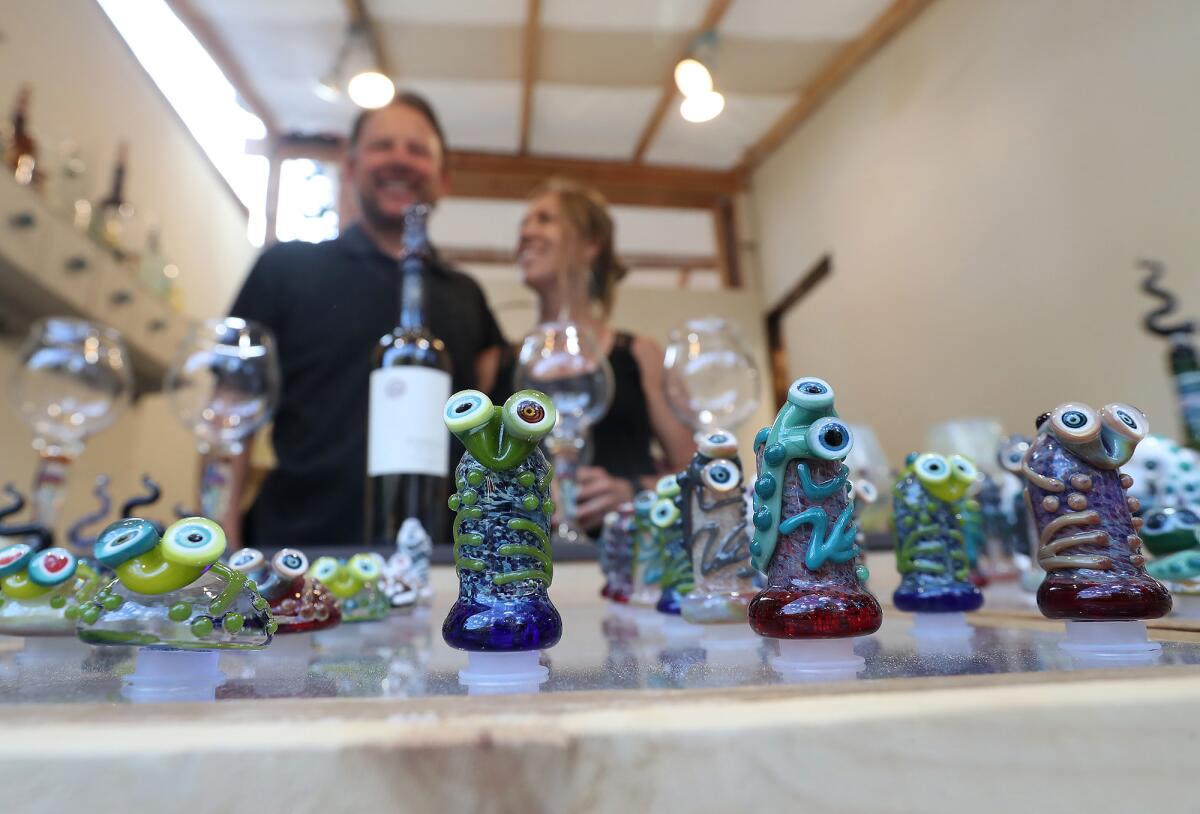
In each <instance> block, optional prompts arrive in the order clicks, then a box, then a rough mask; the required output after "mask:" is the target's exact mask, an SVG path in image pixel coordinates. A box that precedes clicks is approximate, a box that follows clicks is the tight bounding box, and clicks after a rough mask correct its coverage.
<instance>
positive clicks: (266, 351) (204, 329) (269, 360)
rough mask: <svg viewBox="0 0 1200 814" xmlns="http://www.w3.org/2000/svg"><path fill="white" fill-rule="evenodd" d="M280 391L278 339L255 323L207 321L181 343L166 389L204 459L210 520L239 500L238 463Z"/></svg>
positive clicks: (203, 505)
mask: <svg viewBox="0 0 1200 814" xmlns="http://www.w3.org/2000/svg"><path fill="white" fill-rule="evenodd" d="M279 388H280V373H279V358H278V354H277V353H276V350H275V337H274V336H272V335H271V332H270V331H269V330H268V329H267V328H265V327H264V326H262V325H259V324H258V323H256V322H249V321H247V320H243V319H238V318H236V317H227V318H226V319H210V320H205V321H203V322H200V323H197V324H196V325H195V326H193V327H192V329H191V330H190V331H189V332H188V335H187V337H186V338H185V339H184V341H183V343H182V344H181V345H180V346H179V350H178V351H177V352H176V354H175V358H174V360H173V361H172V363H171V367H170V369H169V370H168V371H167V376H166V380H165V381H164V383H163V389H164V390H166V392H167V395H168V397H169V398H170V401H171V406H172V408H173V409H174V411H175V415H177V416H178V417H179V420H180V421H182V422H183V424H184V426H185V427H187V428H188V429H189V430H191V431H192V434H193V435H194V436H195V438H196V447H197V449H198V450H199V451H200V454H201V456H203V457H204V466H203V469H202V471H201V475H200V513H201V514H203V515H204V516H205V517H208V518H212V519H215V520H221V519H224V518H225V516H226V513H227V512H228V509H229V507H230V505H232V504H231V500H232V499H233V497H234V495H233V494H232V491H233V459H234V458H235V457H236V456H237V455H239V454H241V452H242V446H243V442H244V441H245V439H246V438H247V437H248V436H249V435H250V434H251V433H253V432H254V431H255V430H257V429H259V428H260V427H262V426H263V425H264V424H266V423H267V421H269V420H270V418H271V415H272V414H273V413H274V411H275V407H276V405H277V404H278V403H279Z"/></svg>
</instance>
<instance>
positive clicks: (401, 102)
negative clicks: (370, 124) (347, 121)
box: [350, 90, 448, 157]
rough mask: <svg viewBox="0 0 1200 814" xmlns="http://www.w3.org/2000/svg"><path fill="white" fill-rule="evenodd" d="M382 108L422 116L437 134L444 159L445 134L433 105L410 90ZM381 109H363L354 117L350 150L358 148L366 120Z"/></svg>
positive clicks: (445, 151) (402, 92)
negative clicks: (401, 109) (394, 108)
mask: <svg viewBox="0 0 1200 814" xmlns="http://www.w3.org/2000/svg"><path fill="white" fill-rule="evenodd" d="M383 107H407V108H411V109H413V110H415V111H417V112H418V113H420V114H421V115H422V116H424V117H425V120H426V121H428V122H429V124H430V126H431V127H433V132H434V133H436V134H437V139H438V144H439V145H440V146H441V148H442V156H443V157H444V156H445V155H446V153H447V152H448V150H447V147H446V134H445V132H443V131H442V123H441V122H440V121H438V117H437V113H435V112H434V111H433V105H431V104H429V100H428V99H426V98H425V97H424V96H422V95H421V94H419V93H414V92H413V91H411V90H404V91H400V92H399V93H397V94H396V95H395V96H394V97H392V101H390V102H388V103H387V104H386V105H384V106H383ZM382 109H383V108H375V109H374V110H371V109H365V110H362V111H360V112H359V114H358V115H357V116H355V117H354V124H353V125H351V127H350V149H354V148H355V147H357V146H358V137H359V136H361V135H362V129H363V127H364V126H366V123H367V119H369V118H371V114H372V113H374V112H375V111H376V110H382Z"/></svg>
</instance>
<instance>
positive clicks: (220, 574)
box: [76, 517, 278, 650]
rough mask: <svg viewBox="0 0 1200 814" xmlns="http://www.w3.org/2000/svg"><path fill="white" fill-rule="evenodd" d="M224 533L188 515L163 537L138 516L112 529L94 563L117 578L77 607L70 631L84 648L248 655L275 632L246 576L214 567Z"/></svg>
mask: <svg viewBox="0 0 1200 814" xmlns="http://www.w3.org/2000/svg"><path fill="white" fill-rule="evenodd" d="M224 552H225V532H224V531H222V530H221V527H220V526H218V525H217V524H216V523H214V522H212V521H211V520H207V519H205V518H203V517H189V518H187V519H184V520H179V521H177V522H175V523H172V524H171V525H170V526H169V527H167V529H166V531H165V532H163V535H162V537H161V538H160V537H159V535H158V531H157V530H156V529H155V528H154V525H153V524H152V523H151V522H150V521H148V520H143V519H142V518H138V517H130V518H126V519H124V520H119V521H117V522H116V523H113V524H111V525H110V526H109V527H108V528H106V529H105V530H104V531H103V532H101V533H100V536H99V537H98V538H97V539H96V545H95V550H94V559H95V561H96V562H97V563H99V564H100V565H102V566H105V567H107V568H111V569H113V570H114V571H115V572H116V579H115V580H113V581H112V582H110V583H109V584H108V585H106V586H105V587H104V588H102V589H101V590H100V591H99V592H98V593H97V594H96V595H95V596H94V597H93V598H92V599H91V600H90V601H88V602H87V603H85V604H84V605H82V606H81V607H80V609H79V619H78V625H77V628H76V629H77V632H78V634H79V638H80V639H82V640H83V641H85V642H88V643H89V644H123V645H139V646H156V647H168V648H175V649H180V650H253V649H257V648H260V647H263V646H265V645H267V644H269V643H270V641H271V637H272V636H273V635H274V634H275V631H276V629H277V627H278V625H277V624H276V622H275V620H274V619H272V618H271V612H270V607H269V606H268V604H267V600H265V599H263V598H262V596H260V595H259V593H258V592H257V591H256V590H255V589H254V587H253V586H252V585H251V584H250V580H249V579H247V577H246V575H245V574H242V573H241V572H239V571H235V570H233V569H232V568H229V567H228V566H226V565H223V564H222V563H221V562H220V557H221V555H222V554H223V553H224Z"/></svg>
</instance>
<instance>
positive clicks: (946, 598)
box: [892, 452, 983, 632]
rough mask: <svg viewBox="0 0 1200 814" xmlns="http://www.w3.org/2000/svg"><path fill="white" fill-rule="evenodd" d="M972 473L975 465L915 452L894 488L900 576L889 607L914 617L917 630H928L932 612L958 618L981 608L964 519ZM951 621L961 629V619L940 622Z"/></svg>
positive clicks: (893, 502) (960, 458)
mask: <svg viewBox="0 0 1200 814" xmlns="http://www.w3.org/2000/svg"><path fill="white" fill-rule="evenodd" d="M975 474H976V473H975V468H974V466H973V465H972V464H971V462H970V461H968V460H967V459H966V458H964V457H962V456H961V455H954V456H951V457H950V458H949V459H948V458H946V457H944V456H942V455H938V454H936V453H932V452H926V453H920V454H918V453H915V452H914V453H912V454H911V455H909V456H908V459H907V461H906V462H905V468H904V470H903V471H902V472H901V473H900V477H899V479H898V480H897V481H896V484H895V486H893V487H892V513H893V518H894V520H893V522H894V524H895V533H896V570H897V571H898V572H899V574H900V585H899V587H897V588H896V591H895V593H894V594H893V595H892V604H894V605H895V606H896V608H897V609H899V610H902V611H907V612H910V613H915V614H918V616H917V619H916V621H915V624H916V626H917V627H916V629H917V630H918V631H920V630H922V629H932V627H933V624H932V622H933V621H934V617H933V616H932V615H933V614H961V613H964V612H968V611H973V610H977V609H978V608H979V607H980V606H981V605H983V594H982V593H981V592H980V591H979V588H977V587H976V586H975V585H974V584H973V583H972V582H971V560H970V555H969V553H968V550H967V545H968V542H967V534H968V532H967V530H966V529H965V528H964V516H963V504H964V502H965V501H967V500H968V499H969V497H968V495H969V492H970V490H971V487H972V485H973V484H974V482H975ZM951 623H953V625H954V626H958V627H962V620H961V617H960V616H955V617H953V618H950V619H949V621H948V622H945V623H944V624H945V626H947V628H948V627H949V626H950V625H951ZM967 632H969V631H967Z"/></svg>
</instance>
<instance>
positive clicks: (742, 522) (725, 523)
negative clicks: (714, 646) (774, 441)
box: [679, 430, 758, 624]
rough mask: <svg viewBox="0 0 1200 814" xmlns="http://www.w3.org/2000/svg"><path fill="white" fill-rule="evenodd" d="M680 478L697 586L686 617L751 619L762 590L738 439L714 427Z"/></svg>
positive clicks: (702, 621) (707, 621)
mask: <svg viewBox="0 0 1200 814" xmlns="http://www.w3.org/2000/svg"><path fill="white" fill-rule="evenodd" d="M697 448H698V451H697V452H696V455H695V457H693V458H692V463H691V465H690V466H688V468H687V470H686V471H685V472H684V473H682V474H681V475H680V476H679V482H680V485H681V487H682V489H683V534H684V538H685V541H686V543H685V544H686V546H687V550H688V551H689V552H690V554H691V561H692V581H693V583H694V586H695V587H693V588H692V590H691V592H690V593H688V594H687V596H685V597H684V598H683V604H682V611H683V618H684V619H686V620H687V621H689V622H693V623H696V624H712V623H720V622H745V621H746V611H747V609H748V608H749V607H750V600H751V599H752V598H753V597H754V595H755V594H756V593H758V589H757V588H756V587H755V586H754V575H755V571H754V569H753V568H752V567H751V566H750V529H749V525H750V524H749V521H748V519H747V516H746V493H745V490H744V489H743V488H742V462H741V460H740V459H739V458H738V454H737V438H735V437H734V435H733V433H731V432H728V431H727V430H712V431H711V432H709V433H707V434H706V435H705V436H704V437H702V438H701V439H700V441H699V443H698V444H697Z"/></svg>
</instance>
